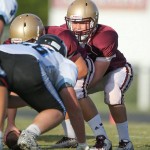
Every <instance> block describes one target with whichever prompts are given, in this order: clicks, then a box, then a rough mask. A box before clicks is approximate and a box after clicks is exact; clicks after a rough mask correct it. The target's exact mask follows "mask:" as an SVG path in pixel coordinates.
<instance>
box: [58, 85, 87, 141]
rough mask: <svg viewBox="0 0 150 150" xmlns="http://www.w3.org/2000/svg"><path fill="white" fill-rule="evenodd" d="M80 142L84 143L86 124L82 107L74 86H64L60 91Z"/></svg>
mask: <svg viewBox="0 0 150 150" xmlns="http://www.w3.org/2000/svg"><path fill="white" fill-rule="evenodd" d="M60 95H61V98H62V99H63V101H64V105H65V107H66V110H67V112H68V115H69V118H70V121H71V124H72V126H73V128H74V131H75V134H76V137H77V140H78V142H79V143H84V142H85V141H86V139H85V126H84V119H83V115H82V111H81V108H80V106H79V103H78V100H77V98H76V94H75V91H74V89H73V88H71V87H69V88H64V89H62V90H61V92H60Z"/></svg>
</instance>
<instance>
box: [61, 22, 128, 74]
mask: <svg viewBox="0 0 150 150" xmlns="http://www.w3.org/2000/svg"><path fill="white" fill-rule="evenodd" d="M61 27H62V28H65V29H66V28H67V27H66V25H65V24H63V25H61ZM89 45H90V46H89ZM84 51H87V53H88V55H89V56H90V57H91V58H92V59H93V61H95V60H96V58H97V57H110V56H113V55H116V57H114V58H113V59H112V60H111V63H110V66H109V68H108V70H107V72H109V71H112V70H114V69H116V68H119V67H123V66H124V65H125V63H126V58H125V57H124V55H123V54H122V53H121V52H120V51H119V50H118V34H117V32H116V31H115V30H114V29H113V28H111V27H109V26H106V25H102V24H99V25H98V28H97V30H96V32H95V34H94V35H93V36H92V37H91V40H90V41H89V43H88V44H87V45H86V46H85V48H84Z"/></svg>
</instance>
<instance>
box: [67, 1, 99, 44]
mask: <svg viewBox="0 0 150 150" xmlns="http://www.w3.org/2000/svg"><path fill="white" fill-rule="evenodd" d="M98 17H99V11H98V8H97V6H96V5H95V4H94V2H93V1H92V0H75V1H73V2H72V3H71V4H70V6H69V7H68V10H67V15H66V17H65V20H66V25H67V27H68V29H69V30H71V31H72V32H73V33H74V34H75V36H76V38H77V39H78V40H79V42H80V43H88V42H89V40H90V38H91V36H92V35H93V33H94V32H95V30H96V28H97V24H98ZM76 23H78V24H79V25H81V26H79V27H78V26H77V28H76V27H75V26H74V27H73V24H76ZM84 25H85V27H84ZM87 25H88V26H87ZM78 29H79V30H80V31H79V30H78Z"/></svg>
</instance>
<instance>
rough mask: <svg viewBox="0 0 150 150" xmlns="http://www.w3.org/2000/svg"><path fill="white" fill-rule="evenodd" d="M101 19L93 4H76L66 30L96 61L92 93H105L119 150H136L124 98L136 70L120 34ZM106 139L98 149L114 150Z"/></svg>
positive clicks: (83, 1)
mask: <svg viewBox="0 0 150 150" xmlns="http://www.w3.org/2000/svg"><path fill="white" fill-rule="evenodd" d="M98 19H99V10H98V8H97V6H96V5H95V4H94V2H93V1H91V0H75V1H73V2H72V3H71V4H70V5H69V7H68V10H67V15H66V17H65V20H66V24H64V25H62V27H64V28H66V29H69V30H71V31H72V33H74V35H75V36H76V38H77V39H78V41H79V42H80V45H81V46H82V48H83V50H84V51H86V52H87V53H88V55H89V57H90V58H92V59H93V61H94V65H95V74H94V78H93V80H92V82H91V83H90V85H89V93H94V92H96V91H104V101H105V103H106V104H107V105H108V107H109V109H110V112H111V115H112V117H113V119H114V121H115V123H116V127H117V131H118V135H119V145H118V150H127V149H128V150H133V149H134V148H133V144H132V142H131V139H130V136H129V131H128V121H127V113H126V107H125V103H124V94H125V92H126V91H127V90H128V88H129V86H130V84H131V82H132V79H133V70H132V66H131V64H130V63H129V62H128V61H127V60H126V58H125V56H124V55H123V54H122V53H121V51H119V50H118V34H117V32H116V31H115V30H114V29H113V28H112V27H110V26H107V25H103V24H99V23H98ZM66 127H67V125H66ZM65 129H66V130H69V129H67V128H65ZM95 129H96V128H93V130H95ZM102 134H103V133H102ZM106 138H107V137H105V136H104V135H101V134H100V135H98V136H97V137H96V141H97V142H96V144H95V146H94V147H95V148H99V149H103V148H104V149H107V150H108V149H111V148H110V146H109V145H108V143H105V139H106ZM60 142H63V141H60ZM58 143H59V142H58Z"/></svg>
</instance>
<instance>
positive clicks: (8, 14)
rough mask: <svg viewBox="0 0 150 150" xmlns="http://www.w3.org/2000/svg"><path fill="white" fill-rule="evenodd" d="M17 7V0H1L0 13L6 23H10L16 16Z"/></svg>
mask: <svg viewBox="0 0 150 150" xmlns="http://www.w3.org/2000/svg"><path fill="white" fill-rule="evenodd" d="M17 9H18V3H17V1H16V0H0V15H2V16H3V18H4V20H5V23H6V24H9V23H10V22H11V21H12V19H13V18H14V17H15V15H16V12H17Z"/></svg>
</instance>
